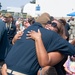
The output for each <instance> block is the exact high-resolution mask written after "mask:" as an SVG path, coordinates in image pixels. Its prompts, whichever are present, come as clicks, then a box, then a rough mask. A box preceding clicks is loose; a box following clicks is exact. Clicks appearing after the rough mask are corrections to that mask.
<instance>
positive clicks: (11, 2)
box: [0, 0, 31, 10]
mask: <svg viewBox="0 0 75 75" xmlns="http://www.w3.org/2000/svg"><path fill="white" fill-rule="evenodd" d="M30 1H31V0H0V2H1V5H2V8H1V10H4V9H6V8H7V7H21V6H23V5H25V4H26V3H29V2H30Z"/></svg>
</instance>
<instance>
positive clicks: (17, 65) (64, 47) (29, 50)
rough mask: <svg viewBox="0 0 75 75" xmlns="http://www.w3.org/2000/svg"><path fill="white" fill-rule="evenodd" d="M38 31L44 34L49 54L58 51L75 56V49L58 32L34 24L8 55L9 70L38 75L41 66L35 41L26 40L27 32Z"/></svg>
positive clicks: (44, 41)
mask: <svg viewBox="0 0 75 75" xmlns="http://www.w3.org/2000/svg"><path fill="white" fill-rule="evenodd" d="M38 29H40V31H41V33H42V40H43V43H44V46H45V48H46V50H47V52H52V51H57V50H58V51H59V52H61V53H63V54H66V55H68V54H69V55H73V54H75V50H74V47H73V46H72V45H71V44H69V43H68V42H67V41H66V40H64V39H63V38H61V36H59V35H58V34H57V33H56V32H53V31H50V30H47V29H45V28H43V27H42V26H41V24H39V23H34V24H33V25H31V26H30V27H28V28H27V29H26V30H25V31H24V34H23V36H22V37H21V39H19V40H17V41H16V43H15V44H14V46H13V47H12V49H11V50H10V52H9V53H8V55H7V57H6V59H5V62H6V64H7V67H8V68H9V69H12V70H16V71H19V72H23V73H26V74H29V75H36V74H34V73H37V71H38V70H39V68H40V65H39V63H38V60H37V56H36V49H35V41H34V40H32V39H26V34H27V31H30V30H35V31H37V30H38Z"/></svg>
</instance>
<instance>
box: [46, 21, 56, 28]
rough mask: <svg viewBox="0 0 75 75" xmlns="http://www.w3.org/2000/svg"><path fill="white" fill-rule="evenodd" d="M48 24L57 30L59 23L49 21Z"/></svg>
mask: <svg viewBox="0 0 75 75" xmlns="http://www.w3.org/2000/svg"><path fill="white" fill-rule="evenodd" d="M47 24H51V26H52V27H55V28H57V23H55V22H51V21H48V22H47Z"/></svg>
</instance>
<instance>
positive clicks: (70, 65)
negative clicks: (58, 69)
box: [64, 55, 75, 75]
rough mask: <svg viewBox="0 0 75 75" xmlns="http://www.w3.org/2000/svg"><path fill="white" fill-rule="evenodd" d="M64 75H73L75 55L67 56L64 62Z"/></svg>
mask: <svg viewBox="0 0 75 75" xmlns="http://www.w3.org/2000/svg"><path fill="white" fill-rule="evenodd" d="M64 68H65V71H66V75H75V55H74V56H68V59H67V61H66V62H65V64H64Z"/></svg>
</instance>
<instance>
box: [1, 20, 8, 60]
mask: <svg viewBox="0 0 75 75" xmlns="http://www.w3.org/2000/svg"><path fill="white" fill-rule="evenodd" d="M7 45H8V40H7V31H6V27H5V22H3V21H2V20H1V19H0V60H4V59H5V53H6V49H7Z"/></svg>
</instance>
